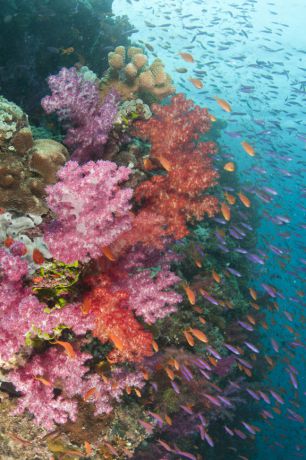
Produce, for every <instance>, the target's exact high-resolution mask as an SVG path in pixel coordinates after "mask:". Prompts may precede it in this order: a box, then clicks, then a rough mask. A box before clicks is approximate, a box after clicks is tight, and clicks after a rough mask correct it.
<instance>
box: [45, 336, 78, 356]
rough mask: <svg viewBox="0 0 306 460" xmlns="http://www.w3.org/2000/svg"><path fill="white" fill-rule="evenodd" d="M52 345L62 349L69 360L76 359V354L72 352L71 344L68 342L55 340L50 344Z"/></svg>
mask: <svg viewBox="0 0 306 460" xmlns="http://www.w3.org/2000/svg"><path fill="white" fill-rule="evenodd" d="M51 343H53V344H56V345H60V346H61V347H63V348H64V349H65V351H66V353H67V355H68V356H69V358H72V359H73V358H75V357H76V352H75V351H74V349H73V347H72V345H71V343H69V342H64V341H62V340H56V341H55V342H51Z"/></svg>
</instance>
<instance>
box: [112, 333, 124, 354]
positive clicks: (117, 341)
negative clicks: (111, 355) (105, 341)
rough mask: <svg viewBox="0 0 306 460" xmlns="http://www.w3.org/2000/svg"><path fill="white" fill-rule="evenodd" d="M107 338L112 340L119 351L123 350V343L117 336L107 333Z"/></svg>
mask: <svg viewBox="0 0 306 460" xmlns="http://www.w3.org/2000/svg"><path fill="white" fill-rule="evenodd" d="M109 339H110V340H111V341H112V342H113V344H114V345H115V347H116V348H118V350H119V351H122V350H123V343H122V340H120V339H119V337H118V336H117V335H115V334H112V333H111V334H109Z"/></svg>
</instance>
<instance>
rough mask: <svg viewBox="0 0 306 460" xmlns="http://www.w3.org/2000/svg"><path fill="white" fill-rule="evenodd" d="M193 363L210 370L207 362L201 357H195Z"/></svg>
mask: <svg viewBox="0 0 306 460" xmlns="http://www.w3.org/2000/svg"><path fill="white" fill-rule="evenodd" d="M193 363H194V364H195V365H196V366H198V367H202V368H204V369H206V370H207V371H211V367H210V366H209V364H207V363H206V362H205V361H203V359H201V358H197V359H195V360H193Z"/></svg>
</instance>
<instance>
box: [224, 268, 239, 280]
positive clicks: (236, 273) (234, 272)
mask: <svg viewBox="0 0 306 460" xmlns="http://www.w3.org/2000/svg"><path fill="white" fill-rule="evenodd" d="M227 270H228V271H229V272H230V273H231V274H232V275H235V276H237V277H238V278H241V276H242V275H241V273H239V272H238V271H237V270H235V269H234V268H231V267H227Z"/></svg>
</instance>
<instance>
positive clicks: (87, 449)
mask: <svg viewBox="0 0 306 460" xmlns="http://www.w3.org/2000/svg"><path fill="white" fill-rule="evenodd" d="M84 448H85V452H86V455H91V454H92V447H91V445H90V443H89V442H88V441H85V442H84Z"/></svg>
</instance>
